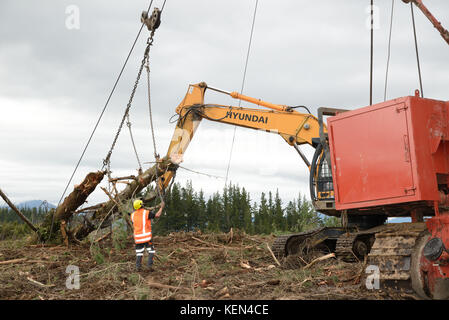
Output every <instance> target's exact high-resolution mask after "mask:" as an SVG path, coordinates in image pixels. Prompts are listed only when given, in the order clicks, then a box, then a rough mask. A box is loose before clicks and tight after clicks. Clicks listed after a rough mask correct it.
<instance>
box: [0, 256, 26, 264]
mask: <svg viewBox="0 0 449 320" xmlns="http://www.w3.org/2000/svg"><path fill="white" fill-rule="evenodd" d="M25 260H26V258H20V259H13V260H8V261H0V265H3V264H11V263H18V262H24V261H25Z"/></svg>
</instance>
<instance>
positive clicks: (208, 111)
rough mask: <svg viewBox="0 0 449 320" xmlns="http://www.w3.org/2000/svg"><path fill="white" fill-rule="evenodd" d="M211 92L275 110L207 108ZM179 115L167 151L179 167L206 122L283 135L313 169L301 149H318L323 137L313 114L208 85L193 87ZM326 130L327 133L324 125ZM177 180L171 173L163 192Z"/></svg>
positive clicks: (163, 182) (162, 185)
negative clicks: (201, 124)
mask: <svg viewBox="0 0 449 320" xmlns="http://www.w3.org/2000/svg"><path fill="white" fill-rule="evenodd" d="M207 89H210V90H214V91H219V92H222V93H225V94H228V95H230V96H231V97H233V98H235V99H241V100H245V101H248V102H250V103H253V104H256V105H259V106H263V107H267V108H269V109H271V110H266V109H252V108H242V107H234V106H224V105H216V104H205V103H204V95H205V92H206V90H207ZM176 113H177V114H178V115H179V119H178V121H177V124H176V128H175V132H174V134H173V137H172V140H171V142H170V145H169V148H168V151H167V158H169V159H170V160H171V161H172V162H173V163H175V164H179V163H181V162H182V158H183V155H184V153H185V152H186V150H187V147H188V146H189V144H190V141H191V140H192V138H193V136H194V134H195V131H196V129H197V128H198V125H199V124H200V122H201V120H203V119H207V120H210V121H215V122H220V123H226V124H230V125H235V126H239V127H245V128H250V129H257V130H264V131H266V132H271V133H275V134H279V135H280V136H281V137H282V138H283V139H284V140H285V141H286V142H287V143H288V144H289V145H291V146H293V147H294V148H295V149H296V151H297V152H298V153H299V154H300V156H301V158H302V160H303V161H304V163H305V164H306V165H307V167H309V169H310V163H309V161H308V160H307V158H306V157H305V155H304V154H303V153H302V151H301V150H300V149H299V147H298V145H302V144H308V145H311V146H314V147H316V145H317V143H318V139H319V137H320V125H319V122H318V119H317V118H316V117H315V116H313V115H311V114H308V113H300V112H297V111H296V110H294V108H292V107H289V106H283V105H276V104H272V103H269V102H265V101H262V100H259V99H255V98H251V97H247V96H244V95H241V94H239V93H236V92H226V91H223V90H219V89H215V88H212V87H208V86H207V84H206V83H204V82H201V83H199V84H193V85H190V86H189V89H188V91H187V94H186V95H185V97H184V99H183V100H182V101H181V103H180V104H179V106H178V107H177V108H176ZM323 129H324V132H326V127H325V126H324V124H323ZM173 176H174V171H168V172H166V173H165V174H164V175H163V176H162V177H161V179H160V181H159V186H160V188H161V189H162V190H165V189H166V188H167V186H168V185H169V183H170V181H171V179H172V178H173Z"/></svg>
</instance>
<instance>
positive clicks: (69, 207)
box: [54, 171, 105, 221]
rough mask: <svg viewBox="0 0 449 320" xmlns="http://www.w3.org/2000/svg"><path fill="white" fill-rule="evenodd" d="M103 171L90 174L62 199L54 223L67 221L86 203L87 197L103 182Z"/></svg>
mask: <svg viewBox="0 0 449 320" xmlns="http://www.w3.org/2000/svg"><path fill="white" fill-rule="evenodd" d="M104 174H105V173H104V172H103V171H97V172H90V173H89V174H88V175H87V176H86V178H84V181H83V182H81V184H79V185H76V186H75V188H74V189H73V191H72V192H71V193H70V194H69V195H68V196H67V197H66V198H65V199H64V202H63V203H61V204H60V205H59V206H58V207H57V208H56V212H55V215H54V217H55V221H61V220H66V221H67V220H68V219H69V218H70V217H71V216H72V214H73V213H74V212H75V211H76V209H78V208H79V207H80V206H82V205H83V204H84V202H86V199H87V197H88V196H89V195H90V194H91V193H92V192H93V191H94V190H95V188H96V187H97V185H98V184H99V183H100V182H101V181H102V180H103V177H104Z"/></svg>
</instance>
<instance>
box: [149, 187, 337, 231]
mask: <svg viewBox="0 0 449 320" xmlns="http://www.w3.org/2000/svg"><path fill="white" fill-rule="evenodd" d="M166 204H167V207H166V210H165V211H166V213H165V214H164V215H162V216H161V218H160V219H159V221H157V223H156V225H155V226H154V232H155V233H156V234H164V233H168V232H172V231H193V230H201V231H208V232H228V231H229V230H230V228H234V229H240V230H244V231H245V232H246V233H249V234H270V233H283V232H302V231H306V230H310V229H314V228H318V227H321V226H336V225H339V223H340V222H339V221H340V220H339V219H337V218H334V217H326V216H323V215H320V214H318V213H317V212H316V211H315V210H314V208H313V206H312V203H311V202H310V201H308V200H307V199H306V198H305V197H304V196H302V195H301V194H298V196H297V198H296V199H294V200H292V201H289V202H288V203H286V204H284V202H283V201H282V199H281V196H280V195H279V192H278V191H276V192H275V193H273V192H271V191H269V192H268V193H262V194H261V196H260V199H258V201H255V200H254V199H252V198H251V197H250V194H249V193H248V192H247V191H246V189H245V188H240V187H239V186H238V185H229V186H227V187H226V188H224V189H223V191H222V192H216V193H214V194H213V195H212V196H210V197H209V198H208V199H206V198H205V195H204V192H203V191H202V190H201V191H199V192H196V191H195V190H194V189H193V187H192V183H191V182H188V183H187V184H186V185H185V186H181V185H180V184H177V183H176V184H174V185H173V188H172V190H171V192H170V194H169V195H168V196H167V198H166Z"/></svg>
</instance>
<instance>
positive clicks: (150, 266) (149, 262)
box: [147, 253, 154, 269]
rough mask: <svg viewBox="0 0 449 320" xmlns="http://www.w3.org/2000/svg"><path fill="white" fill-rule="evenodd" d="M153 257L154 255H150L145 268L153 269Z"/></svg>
mask: <svg viewBox="0 0 449 320" xmlns="http://www.w3.org/2000/svg"><path fill="white" fill-rule="evenodd" d="M153 257H154V253H150V254H149V256H148V262H147V267H148V268H149V269H152V267H153Z"/></svg>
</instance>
